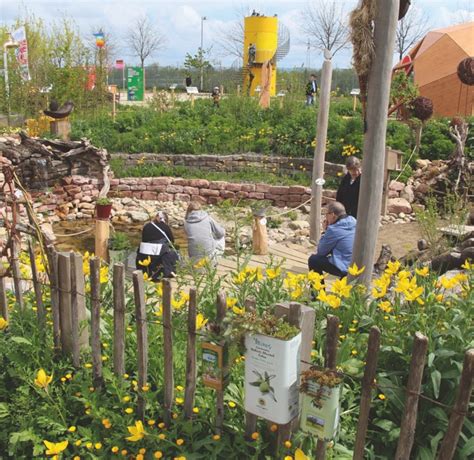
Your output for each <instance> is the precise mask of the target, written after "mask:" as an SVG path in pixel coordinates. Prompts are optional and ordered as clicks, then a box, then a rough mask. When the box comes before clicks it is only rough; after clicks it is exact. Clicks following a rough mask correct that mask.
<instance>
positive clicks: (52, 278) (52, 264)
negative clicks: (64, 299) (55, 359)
mask: <svg viewBox="0 0 474 460" xmlns="http://www.w3.org/2000/svg"><path fill="white" fill-rule="evenodd" d="M46 254H47V256H48V269H49V273H48V275H49V286H50V290H51V292H50V294H51V314H52V317H53V344H54V349H55V353H57V352H58V351H59V350H60V349H61V326H60V324H59V323H60V319H59V297H58V294H59V292H58V253H57V252H56V250H55V249H54V246H48V247H47V248H46Z"/></svg>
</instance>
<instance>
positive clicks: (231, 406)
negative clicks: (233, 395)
mask: <svg viewBox="0 0 474 460" xmlns="http://www.w3.org/2000/svg"><path fill="white" fill-rule="evenodd" d="M227 404H228V406H229V407H230V408H231V409H234V408H235V406H236V404H235V402H234V401H229V402H228V403H227Z"/></svg>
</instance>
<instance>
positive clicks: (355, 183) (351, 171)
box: [336, 157, 361, 219]
mask: <svg viewBox="0 0 474 460" xmlns="http://www.w3.org/2000/svg"><path fill="white" fill-rule="evenodd" d="M346 169H347V174H346V175H345V176H344V177H343V178H342V181H341V183H340V185H339V188H338V189H337V194H336V201H339V203H342V204H343V205H344V207H345V208H346V212H347V214H349V215H350V216H352V217H355V218H356V219H357V208H358V206H359V190H360V173H361V170H360V160H359V159H358V158H357V157H349V158H348V159H347V161H346Z"/></svg>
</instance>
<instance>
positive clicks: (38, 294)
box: [28, 240, 46, 334]
mask: <svg viewBox="0 0 474 460" xmlns="http://www.w3.org/2000/svg"><path fill="white" fill-rule="evenodd" d="M28 253H29V255H30V265H31V277H32V278H33V289H34V291H35V303H36V317H37V318H38V327H39V330H40V333H41V334H44V333H45V327H46V312H45V310H44V304H43V290H42V288H41V283H40V281H39V279H38V268H37V267H36V259H35V252H34V250H33V245H32V244H31V240H28Z"/></svg>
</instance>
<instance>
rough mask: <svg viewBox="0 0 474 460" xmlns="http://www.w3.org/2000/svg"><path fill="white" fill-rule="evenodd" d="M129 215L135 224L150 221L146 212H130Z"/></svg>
mask: <svg viewBox="0 0 474 460" xmlns="http://www.w3.org/2000/svg"><path fill="white" fill-rule="evenodd" d="M129 215H130V217H131V218H132V220H133V222H144V221H146V220H148V219H149V216H148V214H147V213H145V212H140V211H130V212H129Z"/></svg>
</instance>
